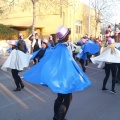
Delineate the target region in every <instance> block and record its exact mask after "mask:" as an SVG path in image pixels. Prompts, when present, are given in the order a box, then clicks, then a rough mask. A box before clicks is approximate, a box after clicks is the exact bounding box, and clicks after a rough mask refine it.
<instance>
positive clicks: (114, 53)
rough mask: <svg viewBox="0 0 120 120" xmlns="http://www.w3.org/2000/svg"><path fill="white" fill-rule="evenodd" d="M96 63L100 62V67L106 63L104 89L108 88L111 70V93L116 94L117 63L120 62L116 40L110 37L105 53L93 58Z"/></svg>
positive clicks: (119, 52)
mask: <svg viewBox="0 0 120 120" xmlns="http://www.w3.org/2000/svg"><path fill="white" fill-rule="evenodd" d="M91 60H92V62H93V63H94V64H96V63H98V64H99V66H98V67H99V68H102V67H103V66H104V64H105V78H104V80H103V85H102V91H106V90H108V89H107V88H106V85H107V81H108V78H109V76H110V71H111V73H112V87H111V91H110V92H111V93H113V94H116V91H115V83H116V72H117V63H120V51H119V50H117V49H116V48H115V40H114V39H113V38H111V37H110V38H108V46H107V48H105V49H104V50H103V53H102V54H101V55H99V56H97V57H94V58H91Z"/></svg>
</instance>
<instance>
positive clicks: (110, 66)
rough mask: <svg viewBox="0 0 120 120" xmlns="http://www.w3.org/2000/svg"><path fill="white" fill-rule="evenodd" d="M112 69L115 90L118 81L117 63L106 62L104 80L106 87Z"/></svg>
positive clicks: (104, 86)
mask: <svg viewBox="0 0 120 120" xmlns="http://www.w3.org/2000/svg"><path fill="white" fill-rule="evenodd" d="M110 71H111V72H112V89H111V90H112V91H114V89H115V83H116V71H117V67H116V63H112V64H105V78H104V80H103V89H104V88H106V84H107V81H108V78H109V76H110Z"/></svg>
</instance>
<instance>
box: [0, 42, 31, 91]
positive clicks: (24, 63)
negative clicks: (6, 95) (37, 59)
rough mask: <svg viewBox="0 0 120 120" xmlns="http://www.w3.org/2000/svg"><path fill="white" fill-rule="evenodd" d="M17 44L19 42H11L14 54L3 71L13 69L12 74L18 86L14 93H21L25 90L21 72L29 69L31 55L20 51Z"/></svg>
mask: <svg viewBox="0 0 120 120" xmlns="http://www.w3.org/2000/svg"><path fill="white" fill-rule="evenodd" d="M17 43H18V42H16V41H14V40H11V41H10V42H9V45H11V48H12V52H11V53H10V56H9V57H8V58H7V60H6V61H5V63H4V64H3V66H2V67H1V69H2V70H5V71H7V68H10V69H11V73H12V76H13V79H14V82H15V84H16V89H14V90H13V91H20V90H21V89H23V88H24V84H23V82H22V80H21V78H20V76H19V72H21V71H22V70H23V68H24V67H28V65H29V61H30V57H31V55H28V54H25V53H24V52H23V51H22V50H19V48H18V46H17Z"/></svg>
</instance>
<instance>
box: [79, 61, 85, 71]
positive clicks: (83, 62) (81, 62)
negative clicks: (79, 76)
mask: <svg viewBox="0 0 120 120" xmlns="http://www.w3.org/2000/svg"><path fill="white" fill-rule="evenodd" d="M79 62H80V64H81V66H82V70H83V72H85V70H86V68H85V60H83V59H80V60H79Z"/></svg>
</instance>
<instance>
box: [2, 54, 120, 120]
mask: <svg viewBox="0 0 120 120" xmlns="http://www.w3.org/2000/svg"><path fill="white" fill-rule="evenodd" d="M5 59H6V57H5V56H4V57H1V56H0V66H1V65H2V64H3V63H4V61H5ZM30 66H31V65H30ZM22 73H23V72H22ZM22 73H20V74H22ZM86 74H87V76H88V77H89V78H90V80H91V81H92V85H91V86H90V87H89V88H87V89H86V90H84V91H82V92H75V93H73V100H72V102H71V105H70V107H69V110H68V112H67V115H66V118H67V120H119V119H120V85H119V84H116V92H117V94H116V95H114V94H111V93H110V89H111V77H110V78H109V81H108V83H107V88H108V89H109V91H106V92H103V91H101V86H102V81H103V78H104V70H102V69H98V68H97V66H96V65H93V64H92V63H89V65H88V66H87V71H86ZM23 82H24V84H25V88H24V89H23V90H21V91H20V92H13V89H14V88H16V87H15V84H14V81H13V78H12V76H11V73H10V72H4V71H2V70H1V69H0V120H52V117H53V104H54V100H55V99H56V93H53V92H52V91H51V90H50V89H49V88H48V87H46V86H42V85H35V84H30V83H28V82H26V81H24V80H23Z"/></svg>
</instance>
